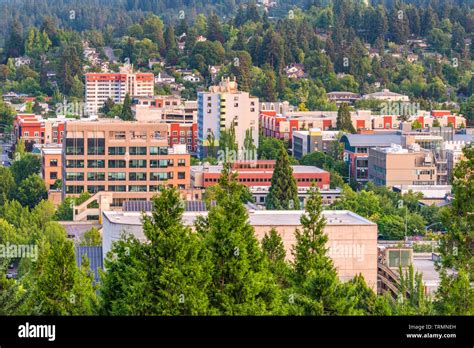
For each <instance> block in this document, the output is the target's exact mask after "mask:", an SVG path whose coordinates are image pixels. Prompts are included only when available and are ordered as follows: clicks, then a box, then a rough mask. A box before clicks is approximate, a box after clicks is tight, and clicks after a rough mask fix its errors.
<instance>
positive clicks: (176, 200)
mask: <svg viewBox="0 0 474 348" xmlns="http://www.w3.org/2000/svg"><path fill="white" fill-rule="evenodd" d="M183 212H184V207H183V204H182V201H181V199H180V197H179V193H178V192H177V191H176V190H175V189H165V190H163V191H162V192H161V194H160V196H158V197H156V198H154V199H153V210H152V215H151V216H144V218H143V231H144V234H145V236H146V237H147V239H148V241H149V243H140V242H139V241H138V240H136V239H135V238H133V237H128V238H125V239H122V240H121V241H120V242H119V243H116V244H115V245H114V247H113V249H112V252H111V254H115V257H113V256H112V255H109V258H108V259H107V260H106V267H107V273H106V274H105V276H104V279H103V288H102V290H101V292H102V293H103V297H104V310H105V311H106V313H108V314H126V315H205V314H207V313H208V302H209V301H208V297H207V291H208V285H209V282H210V279H211V278H210V277H211V275H210V272H209V270H211V269H212V264H211V263H210V262H209V255H208V253H207V252H206V250H204V248H203V244H202V236H201V235H199V234H196V233H194V232H192V231H191V229H190V228H189V227H187V226H184V225H183V222H182V215H183Z"/></svg>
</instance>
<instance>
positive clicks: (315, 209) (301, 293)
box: [290, 186, 362, 315]
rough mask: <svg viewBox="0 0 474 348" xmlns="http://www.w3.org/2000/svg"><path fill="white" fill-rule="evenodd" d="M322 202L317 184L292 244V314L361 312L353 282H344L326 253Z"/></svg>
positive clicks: (310, 192)
mask: <svg viewBox="0 0 474 348" xmlns="http://www.w3.org/2000/svg"><path fill="white" fill-rule="evenodd" d="M322 211H323V204H322V198H321V194H320V193H319V191H318V190H317V189H316V187H315V186H312V188H311V189H310V191H309V196H308V199H307V202H306V207H305V214H303V215H302V216H301V229H297V230H296V232H295V235H296V244H295V245H294V246H293V250H292V253H293V257H294V260H293V263H292V279H293V292H294V294H293V295H292V296H293V301H292V302H293V305H292V306H290V313H293V314H303V315H348V314H362V311H361V310H357V309H356V305H357V294H356V293H355V291H354V286H353V285H352V284H351V283H344V284H342V283H341V282H340V280H339V278H338V275H337V272H336V270H335V268H334V265H333V262H332V260H331V259H330V257H329V256H328V255H327V249H326V243H327V240H328V237H327V235H325V234H324V226H325V225H326V220H325V218H324V216H323V215H322Z"/></svg>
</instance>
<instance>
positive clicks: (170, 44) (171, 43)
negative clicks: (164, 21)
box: [165, 25, 176, 50]
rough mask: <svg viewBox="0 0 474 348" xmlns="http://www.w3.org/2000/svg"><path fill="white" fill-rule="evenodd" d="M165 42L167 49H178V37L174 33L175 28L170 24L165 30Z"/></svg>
mask: <svg viewBox="0 0 474 348" xmlns="http://www.w3.org/2000/svg"><path fill="white" fill-rule="evenodd" d="M165 44H166V49H167V50H175V49H176V37H175V35H174V28H173V26H172V25H169V26H168V27H167V28H166V30H165Z"/></svg>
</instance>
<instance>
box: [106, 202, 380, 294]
mask: <svg viewBox="0 0 474 348" xmlns="http://www.w3.org/2000/svg"><path fill="white" fill-rule="evenodd" d="M303 213H304V211H302V210H251V211H249V223H250V225H251V226H252V227H253V228H254V231H255V236H256V237H257V239H259V240H261V239H262V238H263V237H264V236H265V234H266V233H268V232H270V230H271V229H272V228H275V229H276V230H277V232H278V233H279V234H280V236H281V237H282V240H283V245H284V247H285V250H286V257H287V259H289V260H291V259H292V254H291V250H292V247H293V246H294V245H295V243H296V237H295V229H296V228H301V223H300V218H301V215H302V214H303ZM141 214H142V213H140V212H120V211H103V213H102V236H103V243H102V250H103V256H104V257H105V256H106V255H107V253H108V252H109V251H110V250H111V248H112V244H113V242H115V241H117V240H119V239H120V238H121V236H122V235H123V234H126V235H127V234H132V235H134V236H135V237H136V238H138V239H139V240H141V241H145V240H146V237H145V235H144V234H143V227H142V221H141ZM148 214H149V213H148ZM206 215H207V212H185V213H184V214H183V223H184V224H186V225H188V226H191V227H192V226H193V224H194V222H195V221H196V218H197V217H198V216H206ZM323 216H324V217H325V218H326V226H325V227H324V232H325V234H327V236H328V242H327V244H326V247H327V248H328V256H330V257H331V259H332V260H333V262H334V266H335V268H336V270H337V272H338V275H339V278H340V279H341V280H343V281H348V280H350V279H352V278H354V277H355V276H356V275H358V274H362V275H363V276H364V279H365V281H366V282H367V285H368V286H370V287H371V288H372V289H373V290H376V289H377V225H376V224H375V223H373V222H371V221H369V220H367V219H365V218H363V217H362V216H359V215H357V214H355V213H353V212H351V211H347V210H326V211H323Z"/></svg>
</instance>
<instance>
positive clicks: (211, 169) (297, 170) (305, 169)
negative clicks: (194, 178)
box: [190, 165, 328, 174]
mask: <svg viewBox="0 0 474 348" xmlns="http://www.w3.org/2000/svg"><path fill="white" fill-rule="evenodd" d="M222 168H223V167H222V165H210V166H206V168H205V172H206V173H212V174H220V173H221V172H222ZM291 168H292V169H293V174H309V173H328V172H327V171H326V170H324V169H321V168H318V167H314V166H291ZM190 169H191V172H204V166H203V165H200V166H191V167H190ZM233 170H234V171H237V172H238V173H241V174H247V173H248V174H251V173H273V168H252V169H250V168H242V169H239V168H238V169H233Z"/></svg>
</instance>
